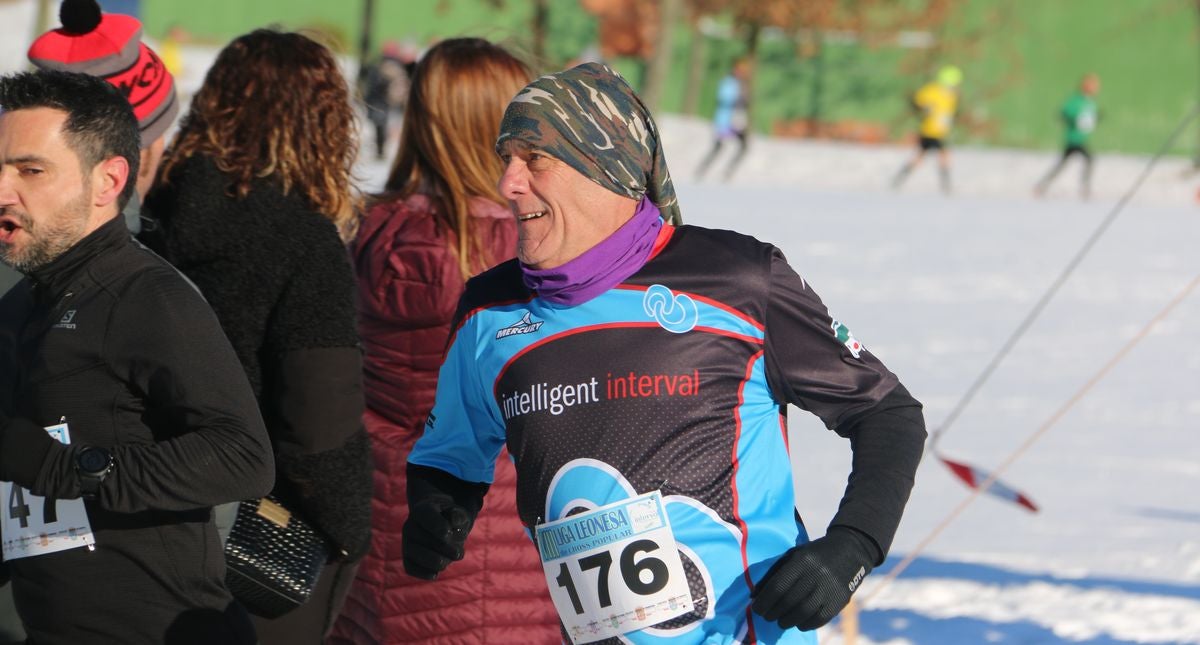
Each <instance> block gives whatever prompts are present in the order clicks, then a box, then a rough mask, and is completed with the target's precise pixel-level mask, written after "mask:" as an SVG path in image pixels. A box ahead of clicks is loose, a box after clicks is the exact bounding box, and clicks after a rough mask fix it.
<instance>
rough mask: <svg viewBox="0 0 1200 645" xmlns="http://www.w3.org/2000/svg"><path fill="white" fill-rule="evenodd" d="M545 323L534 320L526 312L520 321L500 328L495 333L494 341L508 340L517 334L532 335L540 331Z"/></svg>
mask: <svg viewBox="0 0 1200 645" xmlns="http://www.w3.org/2000/svg"><path fill="white" fill-rule="evenodd" d="M545 322H546V321H544V320H534V319H533V314H530V313H529V312H528V311H526V312H525V315H524V316H521V319H520V320H518V321H517V322H515V323H513V324H511V325H509V326H508V327H501V328H500V330H499V331H497V332H496V340H500V339H501V338H508V337H509V336H516V335H517V334H532V333H533V332H535V331H537V330H539V329H541V328H542V325H544V324H545Z"/></svg>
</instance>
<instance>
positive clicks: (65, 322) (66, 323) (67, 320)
mask: <svg viewBox="0 0 1200 645" xmlns="http://www.w3.org/2000/svg"><path fill="white" fill-rule="evenodd" d="M75 311H76V310H75V309H70V310H68V311H67V313H65V314H63V317H62V318H61V319H60V320H59V321H58V322H57V323H55V324H54V327H53V329H75V323H74V322H72V321H74V320H75Z"/></svg>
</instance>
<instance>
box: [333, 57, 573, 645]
mask: <svg viewBox="0 0 1200 645" xmlns="http://www.w3.org/2000/svg"><path fill="white" fill-rule="evenodd" d="M530 78H531V75H530V72H529V69H528V68H527V67H526V66H525V65H524V63H522V62H520V61H519V60H517V59H516V58H515V57H513V56H512V55H511V54H509V53H508V52H506V51H505V50H504V49H502V48H500V47H498V46H496V45H493V44H491V43H489V42H487V41H485V40H481V39H477V38H458V39H451V40H446V41H442V42H441V43H440V44H438V45H436V46H435V47H433V48H432V49H430V50H429V52H428V53H427V54H426V55H425V57H424V58H423V59H422V60H421V62H420V64H418V66H417V68H416V72H415V73H414V77H413V83H412V89H411V93H410V95H409V102H408V107H407V108H406V110H405V114H404V126H403V130H402V133H401V136H400V151H399V154H398V156H397V159H396V163H395V166H394V168H393V170H392V174H391V176H390V177H389V178H388V183H387V189H388V191H389V192H388V193H386V194H384V195H383V196H382V197H381V198H380V201H378V202H377V203H376V204H375V205H374V206H373V207H372V208H371V209H370V210H369V211H368V213H367V215H366V217H365V218H364V219H363V221H362V223H361V227H360V229H359V231H358V235H357V237H356V239H355V242H354V244H353V245H352V248H351V250H352V253H353V256H354V263H355V271H356V272H357V274H358V280H359V285H358V299H359V303H358V306H359V332H360V335H361V336H362V341H363V346H364V348H365V351H366V356H365V361H364V363H365V373H364V382H365V387H366V397H367V412H366V416H365V422H366V426H367V430H368V432H370V434H371V438H372V440H373V441H372V443H373V446H374V452H375V499H374V506H373V509H372V511H373V517H372V527H373V529H374V533H373V537H372V542H371V551H370V553H369V554H368V555H367V557H366V558H365V559H364V560H363V562H362V565H361V566H360V568H359V570H358V576H357V579H356V580H355V582H354V586H353V587H352V588H351V591H350V596H349V598H348V599H347V600H346V604H345V606H344V608H343V610H342V615H341V617H340V618H339V619H338V622H337V624H336V626H335V628H334V632H333V635H332V636H331V637H330V639H329V641H328V642H330V643H338V644H340V643H356V644H360V645H366V644H374V643H416V642H420V643H447V644H448V643H455V644H458V643H489V644H490V643H558V642H561V636H560V632H559V627H558V618H557V616H556V614H555V612H554V607H553V605H552V604H551V602H550V597H549V595H548V593H547V591H546V580H545V577H544V575H543V574H542V567H541V564H540V562H539V560H538V557H537V552H536V549H535V548H534V546H533V543H532V542H530V540H529V538H528V537H526V533H525V530H524V527H522V525H521V523H520V521H519V520H518V518H517V512H516V500H515V493H514V489H515V487H516V473H515V471H514V469H513V466H512V463H511V462H510V461H509V458H508V453H507V452H504V453H502V454H501V455H500V459H499V463H498V464H497V466H496V478H495V482H494V483H493V484H492V488H491V493H490V494H489V495H488V505H487V506H486V507H485V508H484V509H483V511H482V512H481V513H480V514H479V517H478V518H477V519H476V522H475V528H474V530H473V531H472V533H471V537H470V539H469V541H468V543H467V556H466V558H465V559H464V560H462V561H461V562H456V563H455V564H454V565H453V566H451V567H450V568H449V569H447V570H446V571H445V572H444V573H443V574H442V575H441V576H440V577H439V578H438V580H437V581H436V582H426V581H423V580H419V579H417V578H412V577H410V576H408V575H407V574H405V573H404V567H403V564H402V560H401V556H402V554H401V528H402V527H403V525H404V521H405V520H406V519H407V517H408V504H407V501H406V489H405V477H404V471H405V466H406V462H407V458H408V453H409V451H410V450H411V449H412V445H413V443H414V442H415V441H416V440H417V438H418V437H419V436H421V429H422V427H423V426H424V423H425V417H426V416H427V415H428V414H429V411H430V409H431V408H432V407H433V399H434V391H435V387H436V384H437V373H438V367H439V366H440V365H441V358H442V350H443V348H444V346H445V343H446V339H447V337H448V335H449V331H450V319H451V317H452V316H453V314H454V309H455V307H456V305H457V303H458V298H459V296H460V295H461V293H462V290H463V286H464V283H465V280H466V278H467V277H469V276H471V275H474V274H476V273H479V272H481V271H483V270H484V269H487V268H488V267H490V266H492V265H495V264H497V263H499V262H501V261H504V260H506V259H508V258H510V257H512V255H513V253H514V252H515V248H516V237H517V233H516V223H515V221H514V220H513V216H512V213H510V212H509V211H508V209H507V207H505V206H504V205H503V204H505V202H504V200H503V198H501V197H500V195H499V193H498V192H497V190H496V184H497V182H498V180H499V178H500V174H501V170H502V167H501V165H500V161H499V159H498V158H497V157H496V154H495V152H494V151H493V144H494V142H495V140H496V136H497V134H498V132H497V130H498V128H499V122H500V117H501V115H502V114H503V112H504V107H505V105H506V104H507V103H508V101H509V99H511V98H512V97H513V96H514V95H515V94H516V93H517V91H518V90H520V89H521V88H522V87H523V86H524V85H525V84H526V83H528V82H529V80H530Z"/></svg>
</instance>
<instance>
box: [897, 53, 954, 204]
mask: <svg viewBox="0 0 1200 645" xmlns="http://www.w3.org/2000/svg"><path fill="white" fill-rule="evenodd" d="M962 78H963V74H962V70H960V69H959V68H957V67H955V66H953V65H947V66H946V67H943V68H942V69H940V70H938V74H937V80H935V81H932V82H930V83H926V84H925V85H923V86H922V87H921V88H920V89H919V90H917V91H916V92H915V93H914V94H913V97H912V106H913V109H914V110H916V112H917V114H918V116H919V117H920V119H921V124H920V127H919V128H918V134H919V135H920V138H919V139H918V143H917V145H918V149H917V154H916V156H914V157H913V158H912V159H911V160H910V161H909V162H908V163H906V164H904V166H902V167H901V168H900V172H898V173H896V176H895V178H894V179H892V188H899V187H900V185H901V184H903V183H904V180H905V179H907V178H908V175H909V173H911V172H912V171H913V169H914V168H916V167H917V166H919V165H920V164H921V161H922V160H923V159H924V158H925V153H926V152H928V151H930V150H937V152H938V172H939V175H940V177H941V185H942V192H944V193H949V192H950V153H949V151H948V150H947V149H946V137H947V136H949V134H950V128H951V126H952V125H954V114H955V112H957V110H958V86H959V85H961V84H962Z"/></svg>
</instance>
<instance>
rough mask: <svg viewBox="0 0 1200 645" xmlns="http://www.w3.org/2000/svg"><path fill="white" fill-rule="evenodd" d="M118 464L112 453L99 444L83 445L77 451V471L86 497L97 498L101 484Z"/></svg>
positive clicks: (81, 489)
mask: <svg viewBox="0 0 1200 645" xmlns="http://www.w3.org/2000/svg"><path fill="white" fill-rule="evenodd" d="M116 465H117V463H116V461H115V460H113V456H112V453H110V452H109V451H107V450H105V449H104V448H101V447H99V446H83V447H82V448H80V449H79V452H77V453H75V473H76V474H77V475H79V490H80V491H82V493H83V498H84V499H89V500H90V499H96V495H97V494H99V493H100V484H101V483H103V482H104V478H105V477H108V474H109V473H111V472H112V471H113V468H115V467H116Z"/></svg>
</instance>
